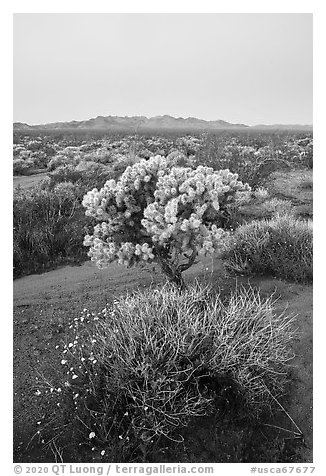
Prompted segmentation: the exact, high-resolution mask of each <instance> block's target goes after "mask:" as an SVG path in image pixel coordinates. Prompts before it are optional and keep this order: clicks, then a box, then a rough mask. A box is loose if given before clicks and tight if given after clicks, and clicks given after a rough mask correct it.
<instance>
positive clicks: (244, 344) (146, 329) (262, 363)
mask: <svg viewBox="0 0 326 476" xmlns="http://www.w3.org/2000/svg"><path fill="white" fill-rule="evenodd" d="M292 323H293V319H292V318H291V317H290V316H287V315H286V314H282V313H277V312H276V311H275V310H274V307H273V301H272V298H268V299H262V298H261V297H260V295H259V292H258V291H254V290H253V289H249V290H245V289H240V290H238V291H237V292H235V293H234V294H233V295H231V297H230V299H229V300H228V301H227V302H223V301H222V300H221V299H220V297H219V296H218V295H214V294H213V293H212V290H211V289H210V288H208V287H203V286H200V285H199V284H195V285H192V286H189V287H187V288H186V289H185V290H184V292H182V293H180V291H179V290H178V289H177V288H176V287H175V286H173V285H171V284H169V285H165V286H163V287H159V288H150V289H148V290H146V291H143V292H140V291H137V292H134V293H133V294H129V295H124V296H122V297H120V298H118V299H117V300H115V301H114V302H113V304H112V305H111V306H107V307H106V308H104V309H103V310H102V311H101V312H100V313H98V314H93V315H91V314H90V313H87V311H86V310H85V312H84V313H83V315H82V316H81V317H80V319H76V327H75V332H76V335H75V336H74V337H73V338H72V340H71V342H70V343H67V344H66V345H65V348H64V350H63V360H62V361H61V364H62V365H63V368H64V370H67V371H68V372H64V375H65V379H66V382H64V383H63V385H62V386H61V387H60V393H58V394H56V393H55V392H52V394H51V395H52V396H57V397H58V398H59V399H60V402H59V403H60V405H59V406H58V408H59V409H62V410H64V411H65V417H64V426H63V427H62V428H64V431H65V432H66V431H68V429H69V427H70V429H73V431H74V437H75V438H76V437H77V440H76V444H78V445H79V446H80V445H81V444H83V445H85V444H86V445H88V446H89V447H90V448H92V450H93V454H95V453H96V454H98V455H103V459H104V460H106V461H113V460H116V459H117V458H118V460H120V461H122V460H124V461H129V462H130V461H136V460H143V461H145V460H147V461H148V459H149V460H150V455H151V453H152V452H153V448H155V445H157V444H159V441H160V440H161V438H162V437H164V438H169V439H172V440H175V441H180V435H179V433H178V432H179V431H180V428H181V427H182V426H186V425H187V424H188V423H189V422H190V420H192V419H193V418H194V417H198V416H203V415H209V414H211V413H212V412H213V411H215V412H218V411H219V410H221V413H222V412H223V411H225V406H227V405H229V404H230V399H232V398H233V399H234V400H236V401H234V402H231V405H232V404H233V405H235V407H236V406H238V405H239V404H241V408H244V409H245V410H246V411H248V413H249V414H251V415H258V414H259V413H260V412H261V411H262V410H263V409H266V407H269V405H270V403H271V395H273V396H275V397H278V396H279V395H280V394H282V393H283V392H284V385H285V382H286V376H287V363H288V361H289V360H290V359H291V358H292V353H291V348H290V345H289V344H290V342H291V339H292V338H293V335H294V334H293V329H292ZM62 389H63V390H64V391H61V390H62ZM242 405H243V406H242ZM69 423H70V426H69ZM79 423H80V424H79ZM52 437H53V435H52ZM70 440H71V441H72V440H73V438H72V437H70ZM94 452H95V453H94Z"/></svg>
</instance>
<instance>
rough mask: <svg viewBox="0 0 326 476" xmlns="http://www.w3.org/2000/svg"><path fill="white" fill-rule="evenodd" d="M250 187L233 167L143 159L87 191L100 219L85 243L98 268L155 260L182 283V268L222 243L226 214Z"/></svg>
mask: <svg viewBox="0 0 326 476" xmlns="http://www.w3.org/2000/svg"><path fill="white" fill-rule="evenodd" d="M249 191H250V187H249V186H248V185H247V184H245V185H244V184H243V183H242V182H240V181H238V176H237V174H233V173H231V172H230V171H229V170H221V171H213V169H212V168H209V167H203V166H199V167H197V168H196V169H191V168H189V167H187V168H185V167H172V168H171V164H170V162H169V160H168V159H167V158H165V157H161V156H155V157H152V158H151V159H150V160H141V161H140V162H138V163H136V164H134V165H132V166H129V167H127V169H126V170H125V172H124V173H123V174H122V176H121V177H120V178H119V179H118V180H117V181H115V180H109V181H108V182H106V184H105V185H104V187H103V188H102V189H101V190H99V191H98V190H97V189H93V190H92V191H90V192H88V193H87V195H85V197H84V200H83V205H84V207H85V208H86V215H88V216H91V217H94V218H96V219H97V220H98V221H99V222H100V223H99V224H98V225H96V226H95V227H94V234H93V235H92V236H89V235H87V236H86V237H85V240H84V245H85V246H89V247H90V251H89V253H88V254H89V256H90V257H91V259H92V261H95V262H96V264H97V265H98V266H99V267H106V266H108V265H109V263H111V262H113V261H116V260H117V261H118V262H119V263H120V264H125V265H126V266H132V265H135V264H137V263H141V262H143V263H144V262H147V263H150V262H156V263H159V264H160V265H161V267H162V270H163V272H164V273H165V274H166V275H167V276H168V277H169V279H170V280H171V281H173V282H175V283H176V284H178V285H179V286H181V287H182V284H183V280H182V272H183V271H185V270H186V269H188V268H189V267H190V266H191V265H192V264H193V263H194V262H195V259H196V257H197V255H198V254H203V255H206V254H207V253H213V252H214V251H215V250H218V249H219V248H221V247H222V246H223V244H224V241H225V240H224V238H225V237H226V234H227V232H226V231H225V230H224V229H223V215H224V213H225V212H226V211H227V208H228V207H229V206H230V205H231V204H234V202H235V201H236V200H237V199H241V197H243V195H246V194H248V192H249Z"/></svg>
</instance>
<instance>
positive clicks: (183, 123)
mask: <svg viewBox="0 0 326 476" xmlns="http://www.w3.org/2000/svg"><path fill="white" fill-rule="evenodd" d="M13 128H14V130H33V129H43V130H59V129H60V130H80V129H85V130H90V129H94V130H108V131H109V130H119V129H130V130H133V131H135V132H138V131H142V130H143V131H145V130H151V129H164V130H168V129H171V130H176V129H192V130H203V131H204V130H222V129H312V125H308V124H307V125H301V124H274V125H266V124H259V125H255V126H248V125H247V124H237V123H236V124H233V123H230V122H226V121H223V120H221V119H218V120H215V121H208V120H205V119H198V118H196V117H187V118H183V117H173V116H170V115H167V114H165V115H161V116H154V117H149V118H148V117H146V116H97V117H93V118H91V119H87V120H83V121H75V120H73V121H62V122H49V123H46V124H35V125H30V124H27V123H26V122H14V124H13Z"/></svg>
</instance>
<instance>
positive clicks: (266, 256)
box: [222, 214, 313, 282]
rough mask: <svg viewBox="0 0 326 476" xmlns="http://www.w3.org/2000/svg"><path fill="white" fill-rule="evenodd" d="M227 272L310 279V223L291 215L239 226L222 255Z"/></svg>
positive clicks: (294, 279)
mask: <svg viewBox="0 0 326 476" xmlns="http://www.w3.org/2000/svg"><path fill="white" fill-rule="evenodd" d="M222 258H223V259H224V260H225V264H226V267H227V269H229V270H231V271H234V272H238V273H241V274H254V273H259V274H265V275H272V276H275V277H278V278H284V279H289V280H293V281H298V282H311V281H312V278H313V231H312V222H311V221H303V220H299V219H297V218H295V217H294V216H293V215H292V214H284V215H276V216H275V217H273V218H272V219H270V220H260V221H258V220H255V221H252V222H251V223H248V224H245V225H242V226H240V227H239V228H238V229H237V230H236V231H235V233H234V234H233V235H232V236H231V237H230V239H229V242H228V245H227V247H226V250H225V251H224V252H223V254H222Z"/></svg>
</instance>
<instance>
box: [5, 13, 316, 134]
mask: <svg viewBox="0 0 326 476" xmlns="http://www.w3.org/2000/svg"><path fill="white" fill-rule="evenodd" d="M312 39H313V34H312V14H309V13H289V14H287V13H263V14H261V13H255V14H252V13H237V14H234V13H233V14H231V13H230V14H221V13H206V14H198V13H189V14H185V13H181V14H176V13H169V14H165V13H155V14H152V13H145V14H143V13H138V14H131V13H124V14H122V13H121V14H119V13H117V14H113V13H98V14H90V13H84V14H76V13H72V14H67V13H46V14H44V13H36V14H34V13H19V14H14V57H13V60H14V61H13V62H14V71H13V75H14V121H15V122H27V123H28V124H43V123H48V122H56V121H71V120H86V119H89V118H91V117H97V116H109V115H117V116H134V115H135V116H137V115H141V116H147V117H152V116H157V115H164V114H168V115H171V116H175V117H189V116H191V117H198V118H200V119H206V120H218V119H222V120H225V121H228V122H232V123H244V124H248V125H255V124H280V123H282V124H312V120H313V117H312V112H313V111H312V92H313V88H312V86H313V64H312V61H313V51H312V46H313V45H312Z"/></svg>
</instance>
